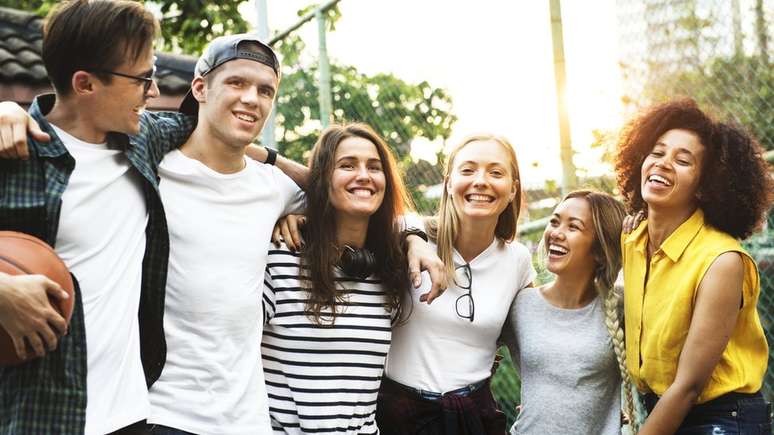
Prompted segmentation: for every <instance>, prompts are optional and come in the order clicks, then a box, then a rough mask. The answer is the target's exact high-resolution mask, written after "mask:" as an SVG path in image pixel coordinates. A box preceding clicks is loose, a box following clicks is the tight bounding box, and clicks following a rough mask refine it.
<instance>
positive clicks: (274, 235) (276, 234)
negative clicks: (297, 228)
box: [271, 223, 282, 248]
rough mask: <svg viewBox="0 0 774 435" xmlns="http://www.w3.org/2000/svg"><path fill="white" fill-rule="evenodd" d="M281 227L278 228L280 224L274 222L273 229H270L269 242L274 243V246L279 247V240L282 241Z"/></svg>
mask: <svg viewBox="0 0 774 435" xmlns="http://www.w3.org/2000/svg"><path fill="white" fill-rule="evenodd" d="M281 232H282V229H281V228H280V224H279V223H276V224H274V229H273V230H272V231H271V242H272V243H274V247H275V248H279V247H280V242H282V234H281Z"/></svg>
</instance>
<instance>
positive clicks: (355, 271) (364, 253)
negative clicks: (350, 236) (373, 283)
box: [339, 245, 376, 279]
mask: <svg viewBox="0 0 774 435" xmlns="http://www.w3.org/2000/svg"><path fill="white" fill-rule="evenodd" d="M339 267H340V268H341V270H342V271H344V273H345V274H346V275H349V276H352V277H355V278H360V279H366V278H367V277H368V276H369V275H371V274H373V273H374V272H375V271H376V256H374V253H373V252H371V251H369V250H368V249H355V248H353V247H351V246H349V245H344V247H343V248H342V249H341V256H340V257H339Z"/></svg>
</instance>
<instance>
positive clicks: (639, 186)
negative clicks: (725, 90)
mask: <svg viewBox="0 0 774 435" xmlns="http://www.w3.org/2000/svg"><path fill="white" fill-rule="evenodd" d="M616 171H617V174H618V184H619V187H620V189H621V192H622V194H623V195H624V198H625V199H626V203H627V205H628V206H629V208H630V210H632V211H636V210H646V211H647V219H646V220H645V221H644V223H642V224H640V225H639V227H638V228H636V229H635V230H634V231H633V232H632V233H631V234H628V235H626V236H624V238H623V240H622V251H623V270H624V280H625V319H626V321H625V322H626V353H627V355H626V362H627V367H628V370H629V373H630V374H631V377H632V380H633V381H634V383H635V385H636V386H637V388H638V389H639V390H640V392H641V393H643V394H644V399H645V405H646V408H647V409H648V411H649V412H650V415H649V416H648V418H647V420H646V421H645V423H644V425H643V427H642V430H641V432H640V434H643V435H645V434H658V435H663V434H671V433H679V434H715V433H743V434H764V433H765V434H770V433H771V417H770V408H767V404H766V403H765V401H764V400H763V397H762V396H761V393H760V388H761V384H762V381H763V376H764V373H765V372H766V364H767V359H768V346H767V344H766V337H765V336H764V333H763V328H762V327H761V322H760V319H759V317H758V313H757V310H756V304H757V302H758V296H759V294H760V282H759V276H758V271H757V268H756V265H755V261H754V260H753V259H752V258H751V257H750V255H749V254H748V253H747V252H745V250H744V249H743V248H742V246H741V245H740V244H739V241H738V240H741V239H744V238H746V237H748V236H749V235H750V234H752V232H753V231H754V230H755V229H756V228H758V226H759V224H760V223H761V221H762V219H763V217H764V213H765V212H766V210H767V209H768V207H769V205H770V204H771V199H772V180H771V176H770V175H769V173H768V168H767V165H766V163H765V161H764V160H763V158H762V150H761V147H760V146H759V145H758V143H757V142H756V141H755V140H754V139H753V138H752V137H751V136H750V135H749V134H747V133H746V132H745V131H744V130H742V129H740V128H738V127H736V126H733V125H731V124H728V123H724V122H718V121H715V120H713V119H712V118H710V117H709V116H708V115H707V114H705V113H704V112H703V111H702V110H701V109H700V108H699V107H698V106H697V105H696V103H695V102H694V101H692V100H688V99H686V100H677V101H672V102H668V103H665V104H661V105H658V106H656V107H654V108H652V109H650V110H649V111H647V112H645V113H644V114H642V115H641V116H640V117H638V118H637V119H635V120H634V121H633V122H632V123H631V124H629V125H628V127H627V128H626V129H625V130H624V132H623V135H622V137H621V142H620V145H619V150H618V156H617V161H616Z"/></svg>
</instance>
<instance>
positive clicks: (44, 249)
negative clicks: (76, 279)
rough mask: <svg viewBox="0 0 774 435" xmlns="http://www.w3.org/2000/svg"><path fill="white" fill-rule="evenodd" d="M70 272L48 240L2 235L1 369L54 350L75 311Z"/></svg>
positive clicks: (0, 291)
mask: <svg viewBox="0 0 774 435" xmlns="http://www.w3.org/2000/svg"><path fill="white" fill-rule="evenodd" d="M73 284H74V283H73V280H72V276H71V275H70V271H69V270H67V266H66V265H65V264H64V263H63V262H62V260H61V259H60V258H59V257H58V256H57V255H56V252H54V250H53V249H51V247H50V246H48V245H47V244H46V242H44V241H42V240H40V239H37V238H35V237H33V236H31V235H29V234H24V233H17V232H13V231H0V365H12V364H19V363H22V362H25V361H26V360H28V359H29V358H32V357H35V356H37V357H41V356H43V355H45V353H46V349H48V350H49V351H51V350H54V349H55V348H56V346H57V341H58V340H59V337H61V336H62V334H64V333H65V331H67V322H69V321H70V315H71V314H72V312H73V300H74V299H75V296H74V290H75V289H74V286H73Z"/></svg>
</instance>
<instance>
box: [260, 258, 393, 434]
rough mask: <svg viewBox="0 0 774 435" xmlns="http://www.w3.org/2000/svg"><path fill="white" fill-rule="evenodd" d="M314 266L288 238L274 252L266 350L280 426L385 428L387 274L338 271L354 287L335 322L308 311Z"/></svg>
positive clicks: (292, 430) (344, 287)
mask: <svg viewBox="0 0 774 435" xmlns="http://www.w3.org/2000/svg"><path fill="white" fill-rule="evenodd" d="M307 277H308V270H307V269H305V268H302V267H301V265H300V256H299V254H297V253H293V252H290V251H288V250H287V248H286V247H285V246H284V245H283V246H282V247H281V248H280V249H278V250H272V251H269V259H268V262H267V266H266V278H265V285H264V295H263V307H264V319H265V321H266V326H265V328H264V331H263V343H262V346H261V351H262V355H263V368H264V373H265V378H266V390H267V392H268V395H269V414H270V416H271V423H272V427H273V428H274V432H275V434H276V433H288V434H301V433H326V434H332V433H335V434H378V433H379V430H378V429H377V427H376V397H377V394H378V392H379V384H380V382H381V378H382V373H383V371H384V362H385V357H386V356H387V351H388V350H389V348H390V339H391V335H392V334H391V328H390V325H391V313H390V311H389V310H387V309H386V308H385V302H386V297H385V293H384V291H383V290H382V286H381V284H380V281H378V280H374V279H366V280H358V279H355V278H347V277H342V276H341V275H340V274H338V271H337V275H336V284H337V285H338V286H340V288H341V291H342V292H344V293H345V294H346V296H345V297H344V302H343V303H342V304H341V305H340V306H339V308H338V310H339V314H338V315H337V317H336V322H335V324H333V325H329V324H327V323H324V324H323V325H318V324H317V323H315V322H314V321H313V320H312V319H311V318H310V317H309V316H307V315H306V313H305V304H306V301H307V299H308V297H309V293H308V291H307V290H306V289H307V288H308V285H307V283H308V278H307Z"/></svg>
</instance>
